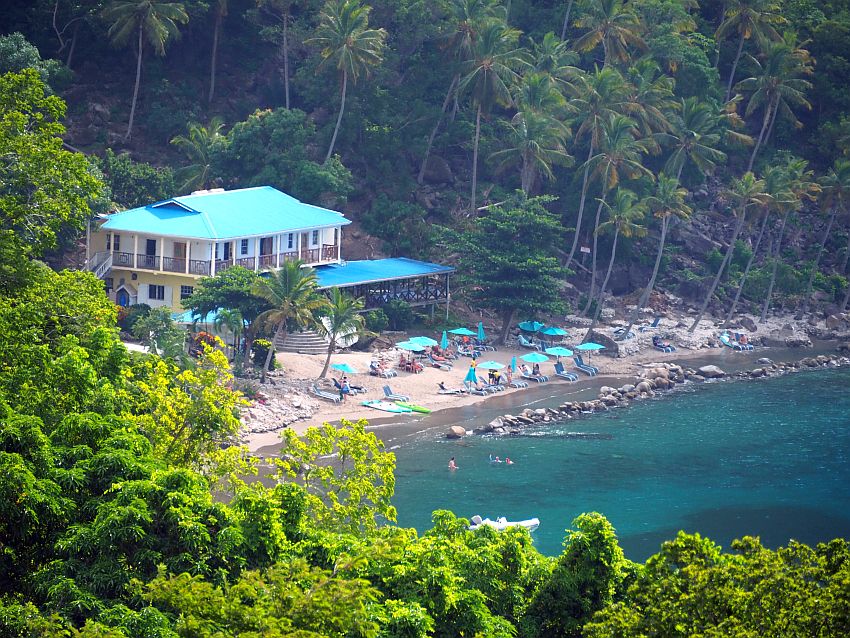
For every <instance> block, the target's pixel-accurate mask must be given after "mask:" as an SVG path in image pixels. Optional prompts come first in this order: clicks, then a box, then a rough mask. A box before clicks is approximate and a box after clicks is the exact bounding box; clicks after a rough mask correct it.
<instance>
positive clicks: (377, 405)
mask: <svg viewBox="0 0 850 638" xmlns="http://www.w3.org/2000/svg"><path fill="white" fill-rule="evenodd" d="M360 405H364V406H366V407H367V408H372V409H373V410H381V411H382V412H394V413H395V414H401V413H403V412H404V413H407V412H413V410H411V409H410V408H406V407H404V406H401V405H397V404H395V403H390V402H389V401H379V400H377V399H376V400H370V401H363V402H362V403H361V404H360Z"/></svg>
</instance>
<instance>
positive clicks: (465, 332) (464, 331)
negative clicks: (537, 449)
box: [449, 328, 475, 337]
mask: <svg viewBox="0 0 850 638" xmlns="http://www.w3.org/2000/svg"><path fill="white" fill-rule="evenodd" d="M449 334H453V335H458V336H461V337H474V336H475V333H474V332H472V330H470V329H469V328H455V329H454V330H449Z"/></svg>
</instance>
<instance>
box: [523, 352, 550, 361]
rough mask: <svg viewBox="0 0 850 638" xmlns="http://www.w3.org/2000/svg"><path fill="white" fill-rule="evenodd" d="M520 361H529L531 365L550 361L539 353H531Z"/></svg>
mask: <svg viewBox="0 0 850 638" xmlns="http://www.w3.org/2000/svg"><path fill="white" fill-rule="evenodd" d="M520 359H522V360H523V361H528V362H529V363H543V362H544V361H549V357H547V356H546V355H545V354H540V353H539V352H529V353H528V354H524V355H522V356H521V357H520Z"/></svg>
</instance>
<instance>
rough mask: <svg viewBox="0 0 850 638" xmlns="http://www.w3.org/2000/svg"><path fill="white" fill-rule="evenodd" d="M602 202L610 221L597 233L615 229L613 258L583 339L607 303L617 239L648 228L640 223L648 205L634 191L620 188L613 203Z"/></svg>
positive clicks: (643, 232) (594, 325) (637, 235)
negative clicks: (606, 291)
mask: <svg viewBox="0 0 850 638" xmlns="http://www.w3.org/2000/svg"><path fill="white" fill-rule="evenodd" d="M602 204H603V205H604V206H605V210H606V211H607V212H608V221H606V222H604V223H603V224H600V225H599V227H598V228H597V229H596V233H597V234H602V233H606V232H609V231H611V230H613V231H614V239H613V240H612V243H611V259H609V260H608V270H607V271H606V272H605V278H604V279H603V280H602V286H601V287H600V288H599V298H598V301H597V302H596V312H594V313H593V321H592V322H591V323H590V328H588V330H587V333H586V334H585V335H584V339H582V341H587V340H588V339H589V338H590V333H592V332H593V329H594V328H596V322H597V321H598V320H599V315H600V314H601V312H602V306H603V305H604V304H605V289H606V288H607V287H608V280H609V279H610V278H611V271H612V270H613V268H614V258H615V257H616V256H617V240H618V239H619V238H620V236H621V235H622V236H623V237H626V238H630V237H643V236H644V235H646V228H644V227H643V226H641V225H640V224H639V222H640V221H641V220H642V219H643V215H644V211H645V208H646V206H645V204H644V202H639V201H638V198H637V195H635V194H634V193H633V192H632V191H630V190H628V189H626V188H618V189H617V190H616V192H615V193H614V199H613V201H612V202H611V204H608V203H607V202H602Z"/></svg>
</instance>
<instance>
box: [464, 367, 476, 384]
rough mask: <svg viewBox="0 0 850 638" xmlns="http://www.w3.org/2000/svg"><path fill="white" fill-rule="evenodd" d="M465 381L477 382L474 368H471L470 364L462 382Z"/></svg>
mask: <svg viewBox="0 0 850 638" xmlns="http://www.w3.org/2000/svg"><path fill="white" fill-rule="evenodd" d="M467 381H468V382H470V383H478V377H477V376H475V368H473V367H472V366H469V372H467V373H466V378H465V379H464V382H467Z"/></svg>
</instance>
